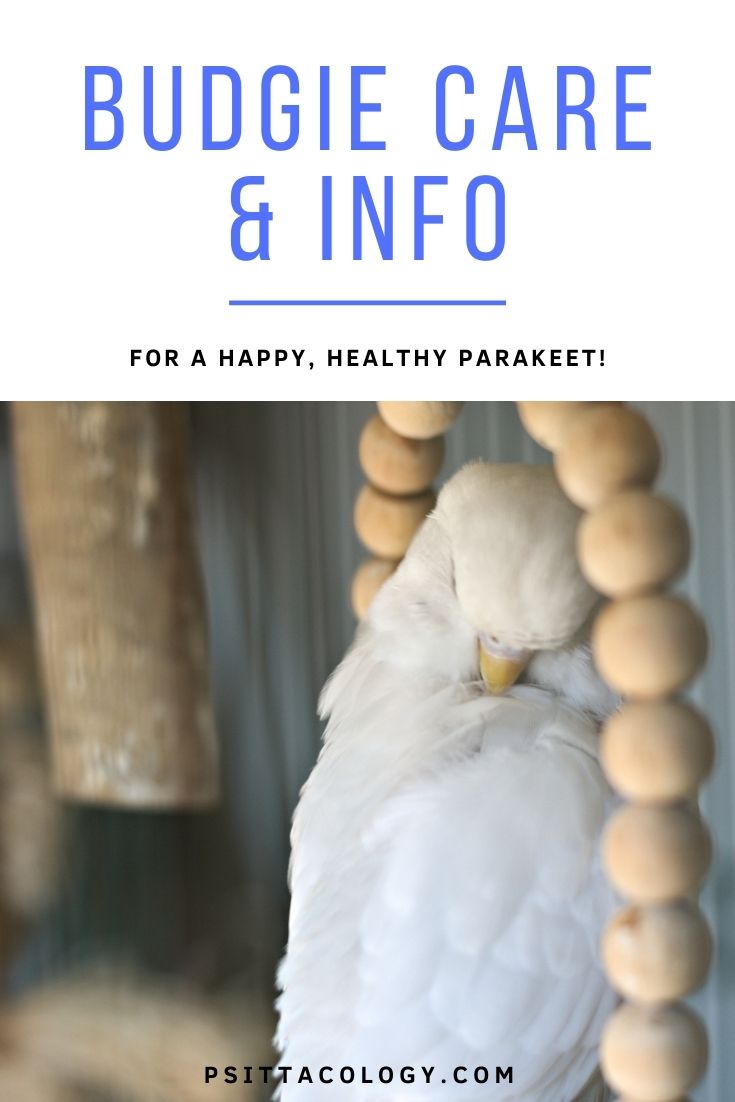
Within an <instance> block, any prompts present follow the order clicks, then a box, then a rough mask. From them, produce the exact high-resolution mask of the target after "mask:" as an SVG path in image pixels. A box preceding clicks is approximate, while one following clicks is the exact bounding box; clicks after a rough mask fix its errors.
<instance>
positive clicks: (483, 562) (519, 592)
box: [434, 462, 598, 693]
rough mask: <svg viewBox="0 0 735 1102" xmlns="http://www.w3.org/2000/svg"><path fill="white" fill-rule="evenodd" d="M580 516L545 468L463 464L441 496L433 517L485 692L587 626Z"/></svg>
mask: <svg viewBox="0 0 735 1102" xmlns="http://www.w3.org/2000/svg"><path fill="white" fill-rule="evenodd" d="M579 516H580V513H579V510H578V509H577V508H576V507H575V506H574V505H573V504H572V503H571V502H570V501H569V500H568V498H567V497H566V496H565V495H564V493H563V492H562V490H561V489H560V487H559V485H558V483H557V481H556V478H555V476H554V473H553V471H552V470H551V469H550V468H548V467H541V466H529V465H525V464H520V463H518V464H515V463H514V464H495V463H484V462H476V463H471V464H469V465H468V466H466V467H464V468H462V470H460V471H459V472H458V473H457V474H456V475H455V476H454V477H453V478H452V479H450V480H449V482H447V484H446V485H445V486H444V488H443V489H442V491H441V493H440V495H439V500H438V502H437V506H436V510H435V512H434V520H435V522H436V524H437V525H438V526H439V528H440V529H441V531H442V532H443V533H444V536H445V537H446V540H447V543H448V547H449V553H450V557H451V571H452V582H453V587H454V592H455V594H456V600H457V603H458V605H459V609H460V611H461V614H462V617H463V618H464V620H465V621H466V622H467V623H468V624H469V625H470V626H471V628H472V629H473V630H474V632H475V634H476V637H477V646H478V651H479V668H480V673H481V676H482V679H483V681H484V682H485V685H486V687H487V689H488V690H489V691H490V692H491V693H502V692H504V691H505V690H506V689H507V688H509V687H510V685H512V684H513V682H514V681H515V680H516V679H517V678H518V677H519V676H520V675H521V673H522V672H523V670H524V669H525V667H526V666H527V665H528V663H529V661H531V660H532V659H533V658H534V656H535V655H539V654H540V653H542V652H543V653H548V652H558V651H559V650H563V649H564V648H565V647H568V645H569V644H570V643H571V642H572V641H573V640H575V639H577V638H578V637H579V636H580V633H581V631H582V629H583V628H584V626H585V625H586V623H587V622H588V620H589V617H590V614H591V611H592V609H593V607H594V605H595V603H596V601H597V599H598V598H597V594H596V593H595V592H594V590H593V589H592V588H591V587H590V586H589V585H588V584H587V582H586V581H585V579H584V577H583V576H582V574H581V572H580V570H579V567H578V565H577V557H576V553H575V535H576V528H577V523H578V520H579Z"/></svg>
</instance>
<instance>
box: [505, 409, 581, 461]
mask: <svg viewBox="0 0 735 1102" xmlns="http://www.w3.org/2000/svg"><path fill="white" fill-rule="evenodd" d="M599 404H600V403H599V402H517V403H516V405H517V406H518V416H519V417H520V419H521V424H522V425H523V427H524V429H525V430H526V432H527V433H528V435H529V436H530V437H532V438H533V439H534V440H535V441H536V443H537V444H540V445H541V447H542V448H546V449H547V450H548V451H550V452H555V451H556V449H557V448H558V447H559V445H560V444H561V442H562V438H563V436H564V433H565V432H566V431H567V429H568V427H569V425H570V424H571V422H572V420H573V418H574V417H575V416H576V415H577V414H578V413H579V412H580V410H583V409H589V408H590V407H591V406H597V405H599Z"/></svg>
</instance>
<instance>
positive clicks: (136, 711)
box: [14, 402, 218, 808]
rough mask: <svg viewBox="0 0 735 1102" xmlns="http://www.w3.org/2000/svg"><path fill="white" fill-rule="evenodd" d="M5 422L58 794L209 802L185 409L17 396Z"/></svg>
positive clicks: (211, 765)
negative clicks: (10, 432)
mask: <svg viewBox="0 0 735 1102" xmlns="http://www.w3.org/2000/svg"><path fill="white" fill-rule="evenodd" d="M14 433H15V455H16V462H17V479H18V488H19V497H20V506H21V514H22V520H23V525H24V529H25V538H26V543H27V552H28V558H29V563H30V572H31V580H32V588H33V594H34V604H35V612H36V621H37V632H38V636H39V644H40V655H41V665H42V670H43V676H44V681H45V690H46V708H47V713H48V721H49V726H50V732H51V743H52V763H53V776H54V782H55V787H56V789H57V791H58V792H59V794H60V795H62V796H65V797H67V798H70V799H74V800H79V801H84V802H93V803H104V804H117V805H122V806H128V807H158V808H166V807H171V808H174V807H176V808H180V807H203V806H207V805H210V804H212V802H213V801H214V800H215V799H216V797H217V790H218V774H217V752H216V742H215V734H214V722H213V715H212V707H211V702H210V693H209V673H208V660H207V643H206V627H205V612H204V601H203V591H202V583H201V577H200V570H199V563H198V559H197V553H196V547H195V537H194V524H193V507H192V493H191V484H190V469H189V443H188V425H187V411H186V407H185V406H184V405H182V404H180V403H169V402H164V403H150V402H119V403H111V402H79V403H75V402H56V403H54V402H35V403H31V402H21V403H17V404H16V405H15V407H14Z"/></svg>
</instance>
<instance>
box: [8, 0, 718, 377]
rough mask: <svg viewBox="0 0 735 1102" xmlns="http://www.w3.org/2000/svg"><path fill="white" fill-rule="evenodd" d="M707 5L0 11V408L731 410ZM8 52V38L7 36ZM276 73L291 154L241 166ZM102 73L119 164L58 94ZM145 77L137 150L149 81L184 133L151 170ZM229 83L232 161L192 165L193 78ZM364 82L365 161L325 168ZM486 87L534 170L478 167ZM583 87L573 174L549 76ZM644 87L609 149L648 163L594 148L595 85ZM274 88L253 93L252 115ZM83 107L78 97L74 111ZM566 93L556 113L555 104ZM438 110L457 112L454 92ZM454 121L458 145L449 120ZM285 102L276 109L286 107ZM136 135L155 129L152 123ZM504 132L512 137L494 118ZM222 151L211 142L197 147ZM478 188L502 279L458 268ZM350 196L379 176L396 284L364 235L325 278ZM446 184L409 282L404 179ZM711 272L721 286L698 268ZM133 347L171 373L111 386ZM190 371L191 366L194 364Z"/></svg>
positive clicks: (714, 50)
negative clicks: (297, 301)
mask: <svg viewBox="0 0 735 1102" xmlns="http://www.w3.org/2000/svg"><path fill="white" fill-rule="evenodd" d="M724 11H725V8H724V5H722V4H719V3H713V2H701V3H698V4H696V5H694V4H692V3H679V2H669V3H659V2H649V3H642V2H641V0H637V2H635V3H631V2H628V0H624V2H619V3H615V4H612V3H606V2H605V3H596V4H590V3H589V2H585V3H579V2H560V3H549V2H548V0H526V2H507V0H506V2H503V3H494V2H485V3H475V2H466V0H452V2H451V3H450V2H446V0H445V2H443V3H436V2H432V0H429V2H424V3H421V4H418V3H416V4H414V3H408V2H406V3H400V2H397V0H391V2H386V0H373V2H372V3H371V4H369V5H357V4H349V3H345V2H341V3H337V2H334V0H321V2H313V3H304V2H280V3H277V4H276V3H265V2H264V3H259V4H254V3H242V2H241V3H232V2H230V0H221V2H213V3H210V4H208V5H204V4H201V3H196V4H194V3H182V2H172V0H157V2H156V0H128V2H127V3H126V4H124V5H111V4H100V3H99V2H98V0H96V2H91V0H90V2H86V0H81V2H80V0H72V2H71V3H68V4H64V5H60V4H57V3H50V2H44V3H32V2H30V0H29V2H28V3H26V4H17V5H13V6H12V9H11V11H10V12H9V13H6V16H5V25H6V32H5V33H4V35H3V42H2V46H0V49H1V50H2V55H3V56H2V65H1V67H0V81H1V83H2V87H1V89H0V91H1V94H2V113H3V119H4V122H3V137H4V142H3V146H4V153H3V173H2V179H1V180H0V188H1V189H2V206H1V211H2V214H1V218H2V242H3V249H2V259H1V260H0V263H1V264H2V272H3V294H2V313H3V319H4V320H3V331H4V345H5V349H4V355H3V367H2V372H3V374H2V391H1V392H0V396H2V397H3V398H32V397H38V398H84V397H88V398H126V397H134V398H143V397H146V398H191V399H207V398H233V399H235V398H237V399H242V398H258V399H266V398H268V399H270V398H274V399H275V398H286V397H287V398H297V399H325V398H370V399H374V398H376V397H385V398H388V397H392V398H439V397H442V398H443V397H460V398H468V399H471V398H483V399H490V398H497V399H511V398H512V399H515V398H523V397H538V398H553V397H559V398H589V397H612V396H616V397H623V398H637V399H651V398H664V397H667V398H716V399H722V398H727V397H732V392H733V386H732V382H731V371H732V366H733V364H732V351H731V348H730V347H729V345H728V339H729V333H728V334H726V333H725V323H726V321H727V320H728V318H729V316H730V314H731V306H730V299H731V295H730V293H729V292H730V290H731V284H732V276H731V272H730V270H729V264H730V262H731V257H732V254H733V234H732V216H731V213H730V212H731V208H732V198H731V189H732V183H731V177H730V175H729V173H728V172H727V171H726V168H725V165H726V159H728V158H727V157H726V154H727V148H728V147H729V145H730V142H729V136H728V135H729V125H730V124H729V121H728V120H729V111H730V106H731V104H732V88H731V78H730V75H729V74H730V72H731V66H730V59H729V56H728V49H729V47H728V42H729V36H728V34H727V33H726V27H725V15H724ZM8 24H9V25H8ZM274 64H285V65H290V66H292V67H293V68H294V69H295V70H296V71H297V73H298V75H299V79H300V84H301V90H300V93H299V94H298V96H297V97H295V98H294V100H293V102H298V104H299V106H300V111H301V136H300V139H299V142H298V145H297V146H296V147H295V148H294V149H292V150H290V151H285V152H272V151H269V150H267V149H266V148H265V146H264V144H263V142H262V140H261V137H260V125H259V124H260V82H261V77H262V74H263V72H264V71H265V69H266V68H268V67H269V66H270V65H274ZM450 64H461V65H465V66H467V67H468V68H469V69H470V70H471V71H472V73H473V75H474V78H475V95H474V96H473V97H467V100H466V103H467V105H469V107H470V109H471V111H472V114H473V116H474V118H475V139H474V142H473V144H472V146H471V147H470V148H469V149H467V150H465V151H460V152H446V151H443V150H441V148H440V147H439V145H438V142H437V141H436V138H435V134H434V96H435V80H436V75H437V73H438V72H439V70H440V69H441V68H442V67H443V66H445V65H450ZM85 65H109V66H114V67H115V68H117V69H119V70H120V71H121V73H122V76H123V82H124V89H123V97H122V100H121V104H120V106H121V108H122V111H123V114H124V116H125V137H124V139H123V142H122V144H121V146H120V147H119V148H118V149H116V150H113V151H100V152H92V151H85V149H84V97H83V93H84V66H85ZM144 65H153V66H155V67H156V90H157V91H159V107H160V115H159V117H160V123H159V125H158V134H159V136H161V137H166V136H168V134H169V133H170V115H168V118H167V114H168V113H167V111H166V104H167V102H168V96H169V95H170V74H171V66H172V65H181V66H183V134H182V139H181V142H180V144H179V146H178V148H176V149H175V150H172V151H170V152H156V151H153V150H151V149H149V148H148V147H147V146H146V145H145V142H144V139H143V120H142V88H143V66H144ZM203 65H229V66H232V67H233V68H235V69H237V70H238V71H239V72H240V74H241V77H242V82H243V95H244V112H243V139H242V141H241V142H240V144H239V145H238V146H237V147H236V148H235V149H234V150H232V151H228V152H203V151H202V148H201V91H200V89H201V69H202V66H203ZM320 65H329V66H331V70H332V127H331V130H332V150H331V151H328V152H322V151H320V150H319V139H318V117H319V116H318V110H319V108H318V71H319V66H320ZM351 65H385V66H386V67H387V75H386V76H385V77H369V78H365V82H364V88H365V93H364V99H366V100H373V99H380V100H381V102H382V111H381V113H380V115H366V116H364V134H365V136H366V137H367V138H383V139H385V141H386V142H387V146H388V148H387V150H386V151H385V152H364V153H360V152H351V151H350V134H349V112H348V92H349V70H350V66H351ZM508 65H522V66H523V69H524V74H525V78H526V83H527V87H528V93H529V100H530V107H531V113H532V116H533V121H534V125H535V130H536V137H537V141H538V146H539V148H538V151H536V152H532V151H528V150H527V149H526V144H525V139H524V138H523V137H522V136H518V135H509V136H507V137H506V138H505V141H504V145H503V149H502V151H500V152H496V153H493V152H492V149H491V145H492V138H493V133H494V130H495V125H496V121H497V113H498V108H499V105H500V94H501V89H502V86H503V81H504V78H505V72H506V68H507V66H508ZM557 65H582V66H586V67H587V68H589V69H591V70H592V72H593V73H594V76H595V81H596V97H595V102H594V104H593V107H592V112H593V114H594V117H595V121H596V138H597V147H598V148H597V150H596V151H595V152H587V151H585V150H584V143H583V134H582V124H581V120H579V119H576V118H571V119H570V122H569V145H570V148H569V150H568V151H567V152H560V151H557V149H556V67H557ZM616 65H650V66H651V67H652V75H651V76H650V77H633V78H630V79H629V97H628V98H629V99H631V100H637V99H643V100H646V101H647V103H648V110H647V112H646V113H645V114H639V115H631V116H629V122H628V134H629V136H630V137H631V138H634V139H635V138H640V139H650V140H651V141H652V144H653V149H652V151H651V152H618V151H616V149H615V67H616ZM284 84H285V81H284V82H281V83H277V84H276V86H275V89H278V90H279V91H280V89H281V88H283V86H284ZM105 87H106V85H105V84H103V83H101V84H100V90H102V89H103V88H105ZM572 87H574V88H575V90H576V87H577V86H576V85H574V86H572ZM454 88H455V92H458V89H459V81H457V82H456V84H455V86H454ZM452 98H453V102H454V103H455V104H456V110H455V111H454V112H453V114H452V116H451V117H453V118H454V119H455V120H456V124H457V129H460V124H459V119H460V118H461V114H460V111H459V108H461V107H462V103H461V97H460V96H459V95H458V94H455V95H454V96H453V97H452ZM289 102H291V99H290V98H289ZM157 114H158V112H157ZM511 121H519V119H518V113H517V108H514V110H513V111H512V113H511ZM218 129H219V130H220V132H227V125H226V122H225V121H222V122H221V125H220V126H219V127H218ZM486 173H490V174H493V175H496V176H498V177H499V178H500V179H501V180H502V182H503V184H504V186H505V191H506V199H507V237H506V246H505V251H504V253H503V255H502V257H501V258H499V259H498V260H496V261H492V262H487V263H482V262H479V261H476V260H473V259H471V258H470V257H469V256H468V255H467V252H466V250H465V246H464V236H465V233H464V203H465V191H466V187H467V184H468V182H469V181H470V179H472V177H474V176H476V175H480V174H486ZM326 174H330V175H332V176H333V177H334V195H335V211H336V213H335V230H334V256H335V259H334V260H333V261H331V262H326V261H322V260H321V259H320V247H319V246H320V209H321V207H320V180H321V177H322V175H326ZM353 174H365V175H367V176H368V179H369V181H370V183H371V185H373V191H374V194H375V195H376V197H377V198H378V199H380V198H381V197H382V179H383V176H384V175H388V174H391V175H393V176H394V188H395V242H396V247H395V260H393V261H383V260H381V259H380V257H379V255H378V251H377V248H376V247H375V245H374V243H372V242H371V241H370V235H369V233H366V237H365V240H366V242H367V245H366V259H365V260H363V261H354V260H352V259H351V258H350V257H351V225H350V218H349V213H350V196H351V181H352V176H353ZM429 174H436V175H447V176H448V177H449V184H448V186H447V187H446V188H432V189H429V193H428V194H429V199H428V203H427V207H428V209H430V210H436V211H442V212H443V213H444V215H445V223H444V225H443V226H428V227H427V228H426V243H427V249H426V260H425V261H424V262H417V261H414V260H413V259H412V232H413V210H412V190H413V177H414V175H429ZM242 175H262V176H265V178H266V186H265V187H264V188H263V189H258V192H260V191H262V192H263V194H262V196H261V195H260V194H258V195H257V199H258V200H260V199H261V198H262V199H263V200H267V201H268V202H269V204H270V206H271V209H272V211H273V214H274V220H273V223H272V229H271V258H272V259H271V260H270V261H269V262H262V261H258V260H256V261H252V262H248V263H245V262H242V261H238V260H236V259H235V258H234V257H233V255H232V252H231V249H230V226H231V223H232V220H233V217H234V215H233V212H232V210H231V207H230V189H231V187H232V184H233V182H234V181H235V179H237V178H238V177H239V176H242ZM726 265H727V267H726ZM247 297H258V298H271V297H278V298H291V297H293V298H316V297H346V298H373V297H380V298H386V297H399V298H406V297H410V298H432V299H434V298H458V297H467V298H502V299H506V300H507V303H508V305H507V306H506V307H451V308H427V307H405V308H404V307H390V308H385V307H384V308H379V307H364V308H347V307H335V308H332V307H315V308H307V307H268V308H266V307H263V308H252V307H231V306H229V305H228V300H229V299H231V298H247ZM132 348H141V349H143V350H145V349H148V348H153V349H165V348H175V349H177V350H178V351H179V367H178V368H173V367H169V368H165V367H159V368H152V367H148V366H146V365H145V363H143V364H141V365H138V366H136V367H131V366H130V350H131V349H132ZM198 348H200V349H202V351H203V353H204V355H205V357H206V359H207V366H206V367H190V366H189V363H190V360H191V356H192V355H193V353H194V351H195V349H198ZM220 348H225V349H233V350H235V354H236V357H237V356H238V355H239V353H240V350H241V349H244V348H246V349H249V350H250V351H251V354H257V349H258V348H266V349H270V350H273V349H275V348H286V349H290V348H297V349H305V350H306V355H305V356H304V364H305V363H306V362H308V361H309V360H311V361H312V362H314V364H315V367H314V369H313V370H312V371H309V370H308V368H307V367H306V366H302V367H299V368H296V367H295V366H293V365H291V366H287V367H286V366H284V367H278V368H276V367H274V366H273V365H269V366H266V367H261V368H249V367H241V368H221V367H219V366H218V353H219V349H220ZM328 348H342V349H347V348H356V349H360V350H361V351H362V352H365V351H366V350H368V349H374V350H376V351H377V352H378V354H379V355H380V354H381V353H382V350H383V349H386V350H387V351H388V354H389V355H390V353H391V352H392V350H394V349H396V348H411V349H413V348H419V349H425V348H428V349H434V348H437V349H447V354H446V356H445V360H444V366H443V368H442V369H437V368H432V367H429V368H421V367H420V368H415V367H413V366H411V367H406V368H405V369H402V370H401V369H398V368H382V369H376V368H370V367H368V368H361V369H360V368H350V367H344V366H343V367H341V368H336V367H332V368H327V366H326V350H327V349H328ZM459 348H470V349H473V350H475V351H479V350H480V349H482V348H486V349H488V350H489V351H490V352H492V351H494V350H495V349H497V348H507V349H511V350H513V349H515V348H524V349H529V350H530V349H533V348H544V349H547V350H548V349H550V348H562V349H566V348H578V349H582V348H595V349H600V348H602V349H604V350H605V367H604V368H600V367H599V366H593V367H589V368H587V367H577V368H552V367H545V368H535V369H531V368H528V369H524V368H510V367H509V368H494V367H493V368H488V367H484V368H478V367H466V368H464V369H459V368H458V367H457V366H456V364H457V356H456V350H457V349H459Z"/></svg>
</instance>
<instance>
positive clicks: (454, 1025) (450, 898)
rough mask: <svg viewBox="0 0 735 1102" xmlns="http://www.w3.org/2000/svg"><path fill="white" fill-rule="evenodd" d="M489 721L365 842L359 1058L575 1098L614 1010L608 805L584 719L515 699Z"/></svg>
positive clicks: (443, 1092) (552, 1098) (397, 803)
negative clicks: (603, 948)
mask: <svg viewBox="0 0 735 1102" xmlns="http://www.w3.org/2000/svg"><path fill="white" fill-rule="evenodd" d="M483 723H484V732H483V738H482V740H481V743H480V747H479V749H477V741H476V739H474V738H472V739H470V740H469V741H470V744H471V745H473V746H474V747H475V749H474V752H472V753H470V754H468V755H465V756H463V755H461V754H459V753H458V754H457V755H456V757H455V758H454V760H452V759H450V760H448V761H445V762H443V763H442V766H441V768H440V769H437V768H433V769H432V771H431V772H428V773H427V774H426V775H424V776H423V777H421V778H420V779H419V780H417V781H416V783H414V784H412V785H411V786H410V787H407V788H404V789H403V790H402V791H401V792H400V793H399V794H397V795H396V796H394V797H393V798H392V799H391V800H390V801H389V803H388V804H387V805H386V807H385V809H384V811H383V813H382V814H381V815H380V817H379V818H378V819H377V820H376V822H375V824H374V827H373V829H372V830H371V831H370V833H369V834H368V835H367V836H366V837H365V839H364V845H365V847H366V849H367V850H368V851H369V852H370V853H371V854H372V856H373V857H375V854H376V851H377V852H379V853H382V860H379V861H377V862H376V865H374V866H373V867H379V868H380V870H381V871H380V874H379V876H378V877H377V878H376V880H375V882H374V886H373V889H372V891H371V893H370V898H369V901H368V905H367V907H366V908H365V910H364V912H363V915H362V920H361V928H360V961H359V978H360V982H359V985H358V987H359V997H358V1000H357V1005H356V1007H355V1021H356V1029H355V1034H354V1038H355V1050H354V1052H353V1053H352V1056H353V1058H355V1059H356V1060H359V1062H360V1063H363V1062H364V1063H367V1064H368V1065H370V1064H371V1063H372V1064H377V1065H379V1064H391V1063H392V1064H394V1066H400V1064H401V1063H406V1062H409V1063H413V1064H418V1063H419V1062H420V1063H425V1064H433V1065H435V1066H436V1068H437V1074H439V1073H440V1072H443V1070H446V1071H447V1072H449V1073H451V1070H452V1069H453V1068H454V1067H455V1066H456V1065H464V1066H467V1067H470V1068H472V1067H474V1066H475V1065H491V1073H492V1075H493V1076H494V1069H495V1066H496V1065H500V1066H502V1067H503V1068H505V1067H506V1066H508V1065H512V1066H513V1068H514V1085H513V1087H512V1088H510V1087H504V1086H503V1085H502V1084H501V1085H500V1086H497V1087H494V1088H493V1093H492V1097H493V1098H494V1099H496V1100H498V1102H500V1100H501V1099H505V1098H511V1097H512V1098H513V1099H514V1100H520V1099H523V1100H524V1102H525V1100H528V1102H569V1100H570V1099H572V1098H573V1097H574V1095H575V1094H576V1093H577V1092H578V1091H579V1090H580V1089H581V1087H582V1086H583V1085H584V1083H585V1081H586V1080H587V1079H588V1078H589V1076H590V1074H591V1073H592V1071H593V1069H594V1067H595V1063H596V1045H597V1040H598V1037H599V1032H600V1028H601V1025H602V1022H603V1021H604V1019H605V1017H606V1015H607V1013H608V1012H609V1010H610V1009H611V1006H612V1005H613V1002H614V998H613V996H612V994H611V993H610V991H609V989H608V988H607V985H606V984H605V981H604V978H603V976H602V973H601V971H600V967H599V964H598V952H597V940H598V937H599V933H600V930H601V927H602V924H603V922H604V920H605V917H606V916H607V914H608V913H609V911H610V909H611V906H612V903H613V900H612V897H611V893H610V890H609V889H608V887H607V885H606V882H605V879H604V876H603V874H602V871H601V868H600V865H599V857H598V840H599V834H600V830H601V827H602V824H603V821H604V818H605V816H606V814H607V813H608V811H609V810H610V804H611V800H612V796H611V794H610V792H609V789H608V788H607V786H606V784H605V782H604V779H603V777H602V774H601V771H600V768H599V765H598V762H597V758H596V751H595V740H596V735H595V731H594V728H593V726H592V724H591V723H589V722H588V721H587V720H585V719H584V718H583V717H581V716H577V715H576V714H575V713H572V712H570V711H569V710H567V709H564V708H561V707H557V706H549V705H548V704H547V705H545V706H544V707H541V706H537V705H536V704H535V703H534V702H533V700H529V701H522V700H515V701H509V702H508V706H507V707H505V708H500V709H498V708H494V709H493V710H492V711H490V712H489V713H488V715H487V717H486V718H485V719H484V720H483ZM435 764H436V763H435ZM371 864H372V862H371ZM462 1092H463V1093H462V1095H461V1097H462V1098H473V1097H478V1094H477V1093H473V1090H472V1089H471V1088H469V1087H464V1088H462ZM415 1097H421V1098H422V1099H423V1098H424V1097H426V1098H429V1097H436V1098H443V1099H444V1100H445V1102H446V1099H448V1098H449V1097H453V1095H450V1094H449V1093H448V1092H447V1087H443V1088H442V1087H438V1088H437V1093H436V1095H435V1096H434V1095H432V1094H426V1095H423V1094H421V1095H415Z"/></svg>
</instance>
